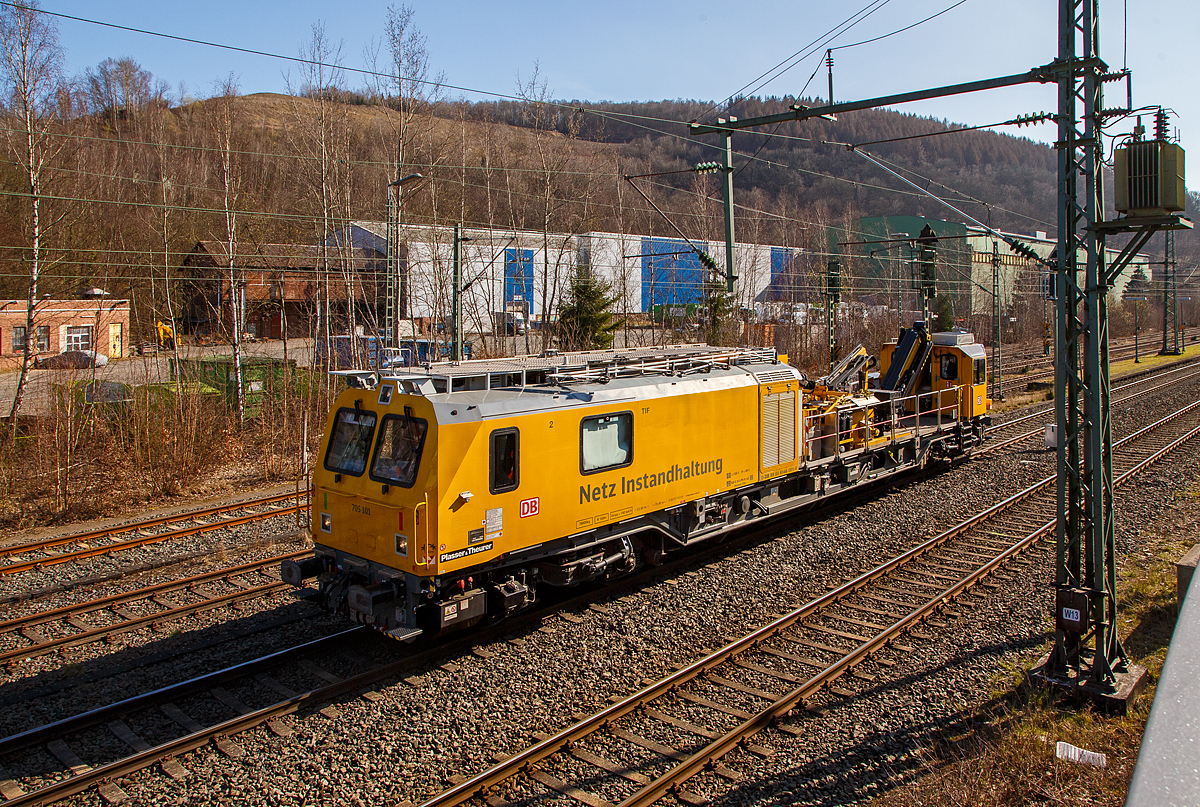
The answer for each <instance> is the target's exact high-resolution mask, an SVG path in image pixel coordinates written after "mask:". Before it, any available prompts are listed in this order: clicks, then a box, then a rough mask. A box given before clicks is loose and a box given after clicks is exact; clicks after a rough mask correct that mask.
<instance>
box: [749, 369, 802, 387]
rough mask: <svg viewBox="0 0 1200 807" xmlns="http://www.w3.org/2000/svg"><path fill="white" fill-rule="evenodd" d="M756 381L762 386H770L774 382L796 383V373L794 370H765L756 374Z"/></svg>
mask: <svg viewBox="0 0 1200 807" xmlns="http://www.w3.org/2000/svg"><path fill="white" fill-rule="evenodd" d="M754 379H755V380H756V381H757V382H758V383H760V384H770V383H771V382H773V381H795V380H796V373H795V372H793V371H792V370H763V371H762V372H758V373H754Z"/></svg>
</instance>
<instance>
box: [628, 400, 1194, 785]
mask: <svg viewBox="0 0 1200 807" xmlns="http://www.w3.org/2000/svg"><path fill="white" fill-rule="evenodd" d="M1198 403H1200V402H1198ZM1196 405H1197V404H1193V405H1192V406H1190V407H1188V409H1191V408H1194V407H1195V406H1196ZM1179 414H1182V412H1179V413H1176V415H1174V416H1172V417H1171V418H1170V419H1171V420H1173V419H1174V418H1175V417H1176V416H1178V415H1179ZM1162 422H1165V421H1162ZM1143 432H1144V430H1143ZM1197 434H1200V426H1195V427H1193V428H1192V429H1190V430H1189V431H1187V432H1186V433H1184V434H1183V435H1180V436H1179V437H1177V438H1175V439H1174V440H1172V441H1171V442H1169V443H1168V444H1167V445H1165V446H1163V447H1162V448H1159V449H1158V450H1157V451H1155V452H1154V453H1153V454H1151V455H1150V456H1148V457H1146V458H1145V459H1143V460H1141V461H1140V462H1138V463H1137V464H1136V465H1134V466H1133V467H1132V468H1130V469H1129V470H1127V471H1125V472H1124V473H1122V474H1121V475H1120V476H1118V477H1117V478H1116V479H1115V480H1113V483H1114V485H1120V484H1123V483H1125V482H1127V481H1128V480H1129V479H1130V478H1132V476H1133V475H1134V474H1136V473H1138V472H1140V471H1142V470H1144V469H1145V468H1146V467H1148V466H1149V465H1151V464H1153V463H1155V462H1157V461H1158V460H1159V459H1161V458H1162V457H1163V456H1165V455H1166V454H1167V453H1168V452H1170V451H1172V450H1173V449H1175V448H1177V447H1178V446H1180V445H1182V444H1183V443H1185V442H1187V441H1189V440H1191V439H1193V438H1194V437H1195V436H1196V435H1197ZM1055 526H1056V519H1051V520H1049V521H1047V522H1045V523H1044V524H1042V525H1040V526H1039V527H1037V528H1036V529H1035V530H1033V531H1032V532H1030V533H1029V534H1028V535H1026V536H1025V537H1024V538H1022V539H1020V540H1019V541H1017V542H1016V543H1015V544H1013V545H1012V546H1010V547H1009V548H1008V549H1005V550H1004V551H1003V552H1001V553H1000V554H999V555H997V556H996V557H994V558H993V559H992V560H990V561H988V562H987V563H985V564H983V565H982V566H980V567H979V568H978V569H976V570H975V571H973V572H971V573H970V574H969V575H967V576H966V577H964V578H962V579H961V580H959V581H958V582H957V583H955V584H953V585H951V586H950V587H948V588H946V589H945V590H943V591H942V592H940V593H939V594H937V595H935V596H934V597H932V598H930V599H929V600H928V601H926V602H925V603H924V604H923V605H921V606H920V607H918V608H915V609H914V610H912V611H910V612H909V613H908V614H907V615H905V616H904V617H903V618H901V619H900V620H898V621H897V622H895V623H894V624H893V625H892V626H890V627H889V628H887V629H886V630H883V631H880V632H879V633H878V634H877V635H875V636H874V637H872V638H871V639H869V640H868V641H866V642H864V643H863V644H861V645H859V646H858V647H857V648H855V649H854V650H852V651H851V652H849V653H847V654H845V655H844V656H842V658H840V659H838V660H837V661H836V662H834V663H833V664H831V665H830V666H829V667H827V668H826V669H825V670H823V671H822V672H820V673H818V674H817V675H814V676H813V677H812V678H810V679H809V680H808V681H806V682H805V683H804V684H803V685H801V686H799V687H797V688H795V689H793V690H792V691H791V692H789V693H787V694H786V695H784V696H783V697H781V698H780V699H778V700H777V701H775V702H774V703H772V704H771V705H770V706H768V707H766V708H765V709H763V710H762V711H760V712H759V713H758V714H757V715H755V716H754V717H752V718H750V719H748V720H746V721H745V722H743V723H742V724H741V725H740V726H737V727H736V728H733V729H731V730H730V731H728V732H726V733H725V734H724V735H722V736H721V737H719V738H717V739H716V740H713V741H712V742H711V743H709V744H708V745H707V746H705V747H704V748H702V749H701V750H700V751H698V752H696V753H695V754H693V755H690V756H689V757H688V759H686V760H685V761H683V762H681V763H679V764H678V765H677V766H676V767H674V768H672V769H671V770H669V771H668V772H667V773H665V774H664V775H662V776H660V777H658V778H656V779H654V780H653V781H652V782H650V783H649V784H647V785H645V786H644V787H642V788H641V789H640V790H638V791H637V792H636V793H634V794H633V795H631V796H630V797H629V798H627V799H625V800H624V801H622V802H621V803H620V804H619V805H618V807H645V805H649V804H653V803H654V802H656V801H658V799H659V798H661V797H662V796H663V795H665V794H666V793H668V792H670V791H672V790H674V789H676V788H678V787H679V785H680V784H682V783H683V782H685V781H687V780H688V779H690V778H691V777H692V776H694V775H696V774H697V773H699V772H701V771H702V770H704V769H705V768H706V767H707V766H708V765H710V764H711V763H712V762H714V761H716V760H717V759H720V758H721V757H723V756H725V755H726V754H727V753H729V752H730V751H732V750H733V749H734V748H737V747H738V746H739V745H740V744H742V743H744V742H745V740H746V738H747V737H751V736H753V735H755V734H757V733H758V732H760V731H762V730H763V729H765V728H767V727H768V726H770V725H772V724H773V723H774V722H775V721H776V720H778V719H779V718H781V717H784V716H786V715H787V714H788V713H790V712H791V711H792V710H793V709H794V708H796V707H797V706H802V705H804V704H805V702H806V701H807V700H809V699H811V698H812V697H813V696H814V695H816V694H818V693H819V692H820V691H821V690H822V689H824V688H825V687H826V686H828V685H829V684H830V683H832V682H833V681H834V680H836V679H837V678H839V677H841V676H842V675H843V674H845V673H846V672H848V671H849V670H850V669H852V668H853V667H855V666H857V665H858V664H860V663H862V662H863V661H865V660H866V659H867V658H869V657H870V656H871V655H873V654H875V653H877V652H879V651H880V650H882V649H884V648H886V647H887V646H888V645H889V644H891V643H892V642H893V641H895V640H896V639H897V638H899V637H900V636H902V635H903V634H904V633H906V632H908V631H909V630H911V629H912V628H913V627H915V626H916V625H918V624H920V623H921V622H924V621H925V620H926V619H928V618H929V617H930V616H932V615H933V614H935V613H937V612H938V611H940V610H941V609H942V608H944V607H945V606H946V605H948V604H949V603H950V602H951V601H952V600H954V599H956V598H957V597H959V596H960V595H961V594H962V593H963V592H964V591H966V590H967V589H968V588H970V587H972V586H973V585H975V584H976V583H978V582H979V581H981V580H982V579H983V578H984V577H986V576H988V575H989V574H991V573H992V572H993V571H995V570H996V569H997V568H999V567H1000V566H1002V565H1003V564H1004V563H1005V562H1007V561H1008V560H1009V559H1011V558H1012V557H1014V556H1016V555H1018V554H1020V553H1021V552H1024V551H1025V550H1026V549H1028V548H1029V547H1030V546H1032V545H1033V544H1034V543H1035V542H1036V541H1037V540H1038V539H1040V538H1041V537H1042V536H1044V535H1046V534H1047V533H1049V532H1050V531H1051V530H1053V529H1054V528H1055Z"/></svg>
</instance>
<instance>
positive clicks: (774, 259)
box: [768, 247, 796, 297]
mask: <svg viewBox="0 0 1200 807" xmlns="http://www.w3.org/2000/svg"><path fill="white" fill-rule="evenodd" d="M795 257H796V251H795V250H793V249H789V248H787V247H771V283H770V285H769V286H768V288H769V289H770V291H771V294H772V295H773V296H776V297H779V296H784V295H786V294H787V292H788V291H789V289H790V287H791V285H792V283H793V282H794V278H793V277H792V261H793V260H795Z"/></svg>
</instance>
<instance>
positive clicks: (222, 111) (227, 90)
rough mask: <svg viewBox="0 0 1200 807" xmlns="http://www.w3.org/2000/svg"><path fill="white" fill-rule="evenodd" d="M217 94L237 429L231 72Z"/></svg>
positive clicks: (241, 403)
mask: <svg viewBox="0 0 1200 807" xmlns="http://www.w3.org/2000/svg"><path fill="white" fill-rule="evenodd" d="M216 89H217V94H216V96H215V97H214V101H215V114H214V115H213V119H212V126H213V129H214V132H215V134H216V137H217V148H218V149H219V150H220V160H221V174H220V176H221V205H222V208H221V209H222V213H223V214H224V215H223V222H224V225H225V227H224V229H225V233H224V235H225V242H226V257H228V259H229V315H230V316H229V318H230V322H231V331H232V333H231V335H230V341H231V342H232V344H233V375H234V384H235V385H236V386H237V418H238V428H239V429H240V428H241V427H242V425H243V424H244V423H245V422H246V390H245V389H244V388H243V386H242V310H241V309H242V299H243V298H242V295H243V294H244V290H243V289H242V288H241V285H242V284H240V283H238V278H237V268H236V267H237V264H238V256H237V252H238V249H237V247H238V241H237V232H238V220H237V203H238V196H239V195H240V192H241V183H240V181H239V177H238V171H237V166H236V162H235V159H234V152H235V151H236V149H235V144H234V129H235V128H236V126H237V124H238V121H237V114H236V111H235V110H234V105H233V99H234V98H236V97H237V94H238V83H237V79H236V78H234V76H233V74H232V73H231V74H230V75H229V76H228V77H226V78H225V79H224V80H222V81H220V82H218V84H217V88H216Z"/></svg>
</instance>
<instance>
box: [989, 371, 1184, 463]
mask: <svg viewBox="0 0 1200 807" xmlns="http://www.w3.org/2000/svg"><path fill="white" fill-rule="evenodd" d="M1184 369H1187V368H1186V367H1180V368H1178V369H1176V370H1171V371H1169V372H1170V373H1174V372H1179V371H1180V370H1184ZM1164 375H1166V373H1164ZM1196 376H1200V370H1194V371H1193V372H1191V373H1189V374H1188V375H1186V376H1184V377H1183V378H1175V379H1172V380H1170V381H1164V382H1162V383H1160V384H1156V385H1155V386H1153V387H1150V388H1149V389H1144V390H1139V391H1138V392H1134V393H1131V394H1129V395H1126V396H1125V397H1123V398H1118V399H1116V400H1114V401H1113V403H1114V404H1118V403H1126V402H1128V401H1134V400H1137V399H1139V398H1144V397H1146V396H1148V395H1151V394H1152V393H1155V392H1158V391H1159V390H1162V389H1165V388H1167V387H1171V386H1174V385H1175V384H1178V383H1180V382H1181V381H1186V380H1188V379H1190V378H1195V377H1196ZM1158 378H1159V377H1158V376H1151V377H1148V378H1143V379H1142V380H1140V381H1131V382H1129V383H1128V384H1123V385H1121V386H1119V387H1116V388H1114V389H1113V392H1117V391H1119V390H1124V389H1129V388H1130V387H1134V386H1137V385H1139V384H1145V383H1147V382H1149V381H1157V380H1158ZM1052 411H1053V410H1052V409H1043V410H1039V411H1037V412H1032V413H1030V414H1028V415H1022V416H1021V417H1019V418H1014V419H1012V420H1007V421H1005V422H1004V423H1002V424H1000V425H999V426H998V427H997V428H1007V427H1009V426H1014V425H1016V424H1019V423H1024V422H1025V421H1027V420H1031V419H1033V418H1036V417H1039V416H1041V415H1046V414H1049V413H1051V412H1052ZM1041 433H1042V429H1040V428H1038V429H1031V430H1029V431H1026V432H1022V433H1021V434H1018V435H1016V436H1014V437H1006V438H1004V439H1002V440H1000V441H999V442H995V443H989V444H988V445H985V446H983V447H982V448H980V449H979V450H977V451H975V452H974V456H975V457H983V456H987V455H988V454H994V453H996V452H997V451H1003V450H1004V449H1006V448H1008V447H1010V446H1014V445H1017V444H1018V443H1023V442H1024V441H1026V440H1028V439H1029V438H1031V437H1036V436H1037V435H1039V434H1041ZM992 439H995V438H994V437H993V438H992Z"/></svg>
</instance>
